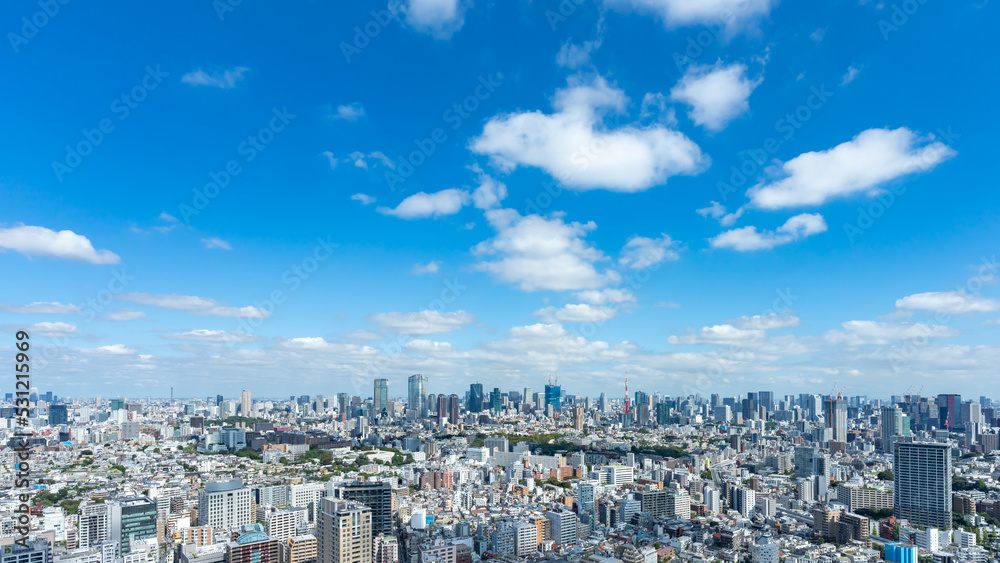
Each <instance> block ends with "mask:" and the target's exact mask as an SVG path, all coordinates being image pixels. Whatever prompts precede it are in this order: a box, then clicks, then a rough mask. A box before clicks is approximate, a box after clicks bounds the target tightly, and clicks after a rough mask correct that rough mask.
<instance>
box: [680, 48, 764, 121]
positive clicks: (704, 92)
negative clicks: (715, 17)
mask: <svg viewBox="0 0 1000 563" xmlns="http://www.w3.org/2000/svg"><path fill="white" fill-rule="evenodd" d="M762 81H763V79H762V78H759V77H758V78H755V79H750V78H748V77H747V67H746V65H744V64H742V63H736V64H732V65H729V66H724V65H723V64H722V63H721V62H719V63H717V64H715V65H714V66H713V65H692V66H690V67H688V69H687V70H686V71H685V72H684V76H683V77H682V78H681V79H680V81H679V82H678V83H677V85H676V86H674V88H673V89H672V90H671V91H670V99H672V100H674V101H677V102H683V103H685V104H687V105H688V106H690V107H691V110H690V111H689V112H688V117H690V118H691V120H692V121H694V122H695V124H696V125H701V126H704V127H705V128H706V129H708V130H710V131H721V130H723V129H725V127H726V125H728V124H729V122H730V121H732V120H734V119H736V118H737V117H739V116H741V115H743V114H745V113H746V112H747V111H749V110H750V103H749V99H750V94H751V93H753V91H754V89H755V88H756V87H757V86H759V85H760V83H761V82H762Z"/></svg>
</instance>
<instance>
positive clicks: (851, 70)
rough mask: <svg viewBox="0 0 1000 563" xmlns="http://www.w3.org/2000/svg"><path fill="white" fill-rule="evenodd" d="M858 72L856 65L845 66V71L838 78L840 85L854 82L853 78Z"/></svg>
mask: <svg viewBox="0 0 1000 563" xmlns="http://www.w3.org/2000/svg"><path fill="white" fill-rule="evenodd" d="M859 74H861V69H860V68H858V67H856V66H854V65H851V66H849V67H847V72H845V73H844V76H843V77H841V79H840V85H841V86H846V85H848V84H850V83H851V82H854V79H855V78H857V77H858V75H859Z"/></svg>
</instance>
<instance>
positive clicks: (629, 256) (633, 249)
mask: <svg viewBox="0 0 1000 563" xmlns="http://www.w3.org/2000/svg"><path fill="white" fill-rule="evenodd" d="M678 246H679V243H678V242H677V241H675V240H673V239H671V238H670V235H667V234H661V235H660V238H655V239H653V238H648V237H641V236H639V235H633V236H632V238H630V239H628V242H627V243H625V247H624V248H622V252H621V257H620V258H618V263H619V264H621V265H622V266H627V267H629V268H632V269H639V268H648V267H650V266H654V265H656V264H659V263H660V262H664V261H667V260H677V259H678V258H680V254H678V253H677V248H678Z"/></svg>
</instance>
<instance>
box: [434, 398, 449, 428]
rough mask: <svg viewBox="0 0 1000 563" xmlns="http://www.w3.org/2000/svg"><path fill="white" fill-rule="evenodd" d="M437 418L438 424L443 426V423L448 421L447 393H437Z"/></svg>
mask: <svg viewBox="0 0 1000 563" xmlns="http://www.w3.org/2000/svg"><path fill="white" fill-rule="evenodd" d="M437 419H438V426H444V423H445V422H447V421H448V395H445V394H444V393H442V394H440V395H438V400H437Z"/></svg>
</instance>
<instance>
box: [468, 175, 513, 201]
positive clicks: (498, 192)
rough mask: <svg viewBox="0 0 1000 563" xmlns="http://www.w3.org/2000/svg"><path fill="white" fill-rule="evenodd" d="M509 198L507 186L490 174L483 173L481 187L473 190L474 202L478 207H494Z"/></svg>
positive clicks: (480, 179)
mask: <svg viewBox="0 0 1000 563" xmlns="http://www.w3.org/2000/svg"><path fill="white" fill-rule="evenodd" d="M506 198H507V186H506V185H505V184H504V183H503V182H498V181H496V180H494V179H493V178H490V177H489V176H486V175H485V174H484V175H481V176H480V178H479V187H478V188H476V189H475V191H473V192H472V203H473V205H475V206H476V207H477V208H478V209H493V208H494V207H498V206H499V205H500V202H501V201H503V200H504V199H506Z"/></svg>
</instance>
